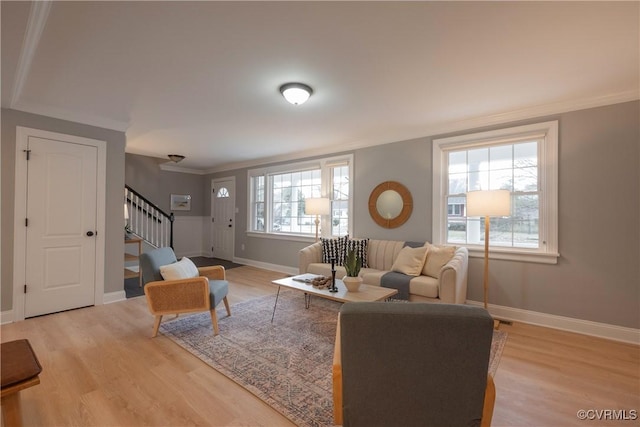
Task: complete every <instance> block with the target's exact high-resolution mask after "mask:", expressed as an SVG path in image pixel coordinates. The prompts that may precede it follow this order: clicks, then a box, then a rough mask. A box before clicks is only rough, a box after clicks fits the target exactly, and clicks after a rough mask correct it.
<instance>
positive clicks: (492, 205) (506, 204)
mask: <svg viewBox="0 0 640 427" xmlns="http://www.w3.org/2000/svg"><path fill="white" fill-rule="evenodd" d="M509 215H511V192H510V191H509V190H490V191H470V192H468V193H467V217H470V216H483V217H484V281H483V286H484V308H485V309H486V308H487V298H488V296H489V217H492V216H509Z"/></svg>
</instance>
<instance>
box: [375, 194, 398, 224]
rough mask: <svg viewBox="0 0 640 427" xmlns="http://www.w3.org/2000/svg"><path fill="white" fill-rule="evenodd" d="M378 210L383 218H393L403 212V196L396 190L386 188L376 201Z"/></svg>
mask: <svg viewBox="0 0 640 427" xmlns="http://www.w3.org/2000/svg"><path fill="white" fill-rule="evenodd" d="M376 210H377V211H378V214H380V215H381V216H382V217H383V218H386V219H393V218H395V217H397V216H398V215H400V212H402V196H400V194H399V193H398V192H397V191H395V190H385V191H383V192H382V193H381V194H380V195H379V196H378V200H377V201H376Z"/></svg>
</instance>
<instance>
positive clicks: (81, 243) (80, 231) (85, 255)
mask: <svg viewBox="0 0 640 427" xmlns="http://www.w3.org/2000/svg"><path fill="white" fill-rule="evenodd" d="M97 152H98V149H97V148H96V147H95V146H89V145H82V144H76V143H70V142H65V141H58V140H53V139H46V138H39V137H34V136H30V137H29V139H28V153H29V160H28V162H27V209H26V212H27V215H26V218H27V221H28V222H27V223H26V224H27V227H26V251H25V252H26V272H25V283H26V294H25V299H24V303H25V306H24V315H25V317H32V316H37V315H41V314H47V313H53V312H57V311H62V310H68V309H71V308H78V307H84V306H88V305H93V304H94V303H95V286H96V279H95V277H96V234H97V231H96V222H97V219H96V211H97V201H96V200H97V197H96V186H97V164H98V155H97V154H98V153H97Z"/></svg>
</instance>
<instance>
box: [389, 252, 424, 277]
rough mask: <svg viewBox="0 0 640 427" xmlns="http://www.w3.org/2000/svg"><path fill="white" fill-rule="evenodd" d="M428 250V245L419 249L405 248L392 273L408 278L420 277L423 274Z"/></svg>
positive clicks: (394, 263) (394, 264) (399, 254)
mask: <svg viewBox="0 0 640 427" xmlns="http://www.w3.org/2000/svg"><path fill="white" fill-rule="evenodd" d="M428 249H429V248H428V247H427V246H426V245H425V246H420V247H418V248H411V247H409V246H405V247H404V248H402V249H401V250H400V253H398V257H397V258H396V260H395V261H394V262H393V265H392V266H391V271H397V272H398V273H404V274H406V275H408V276H419V275H420V273H421V272H422V267H423V266H424V260H425V258H426V257H427V250H428Z"/></svg>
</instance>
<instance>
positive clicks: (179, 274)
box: [160, 257, 199, 280]
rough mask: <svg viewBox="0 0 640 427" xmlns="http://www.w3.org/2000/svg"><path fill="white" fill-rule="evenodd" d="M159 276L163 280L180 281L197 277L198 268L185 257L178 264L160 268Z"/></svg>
mask: <svg viewBox="0 0 640 427" xmlns="http://www.w3.org/2000/svg"><path fill="white" fill-rule="evenodd" d="M160 274H161V275H162V278H163V279H164V280H180V279H191V278H193V277H198V275H199V273H198V267H196V265H195V264H194V263H193V261H191V260H190V259H189V258H187V257H182V259H181V260H180V261H178V262H174V263H173V264H168V265H162V266H160Z"/></svg>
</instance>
